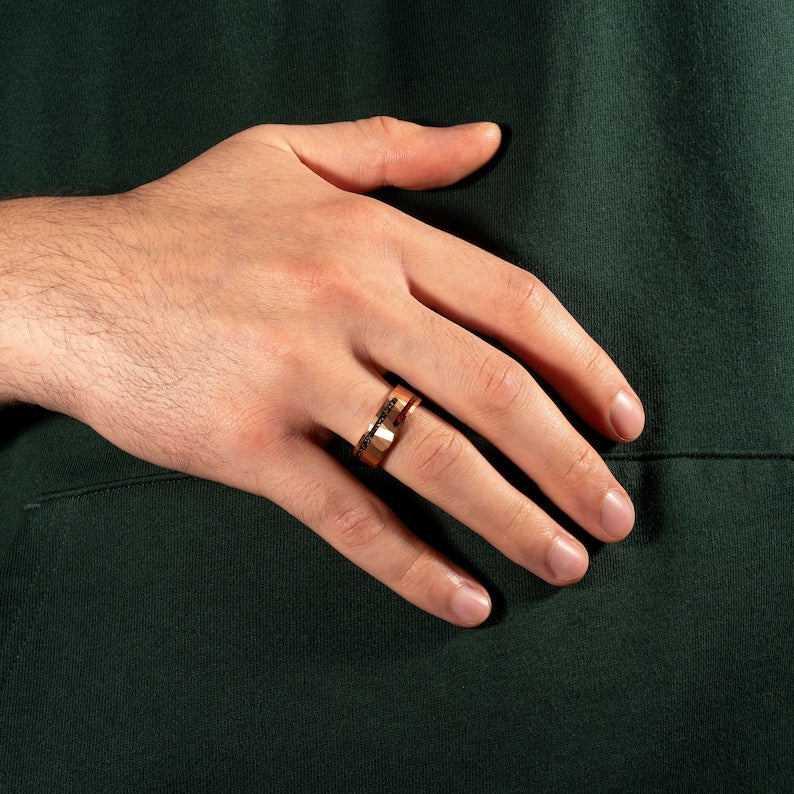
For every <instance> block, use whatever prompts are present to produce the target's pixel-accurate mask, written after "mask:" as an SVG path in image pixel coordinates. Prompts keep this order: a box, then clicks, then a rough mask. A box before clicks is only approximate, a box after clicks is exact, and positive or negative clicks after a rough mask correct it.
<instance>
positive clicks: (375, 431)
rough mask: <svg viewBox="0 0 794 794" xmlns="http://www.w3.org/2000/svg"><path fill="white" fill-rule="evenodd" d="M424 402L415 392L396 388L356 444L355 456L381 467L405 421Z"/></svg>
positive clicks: (373, 465) (369, 464)
mask: <svg viewBox="0 0 794 794" xmlns="http://www.w3.org/2000/svg"><path fill="white" fill-rule="evenodd" d="M420 402H422V401H421V400H420V398H419V397H417V396H416V395H415V394H414V393H413V392H410V391H408V389H406V388H404V387H403V386H395V387H394V388H393V389H392V391H391V394H389V396H388V397H387V398H386V402H385V403H383V405H382V406H381V409H380V411H379V412H378V415H377V416H376V417H375V419H374V420H373V421H372V423H371V424H370V426H369V429H368V430H367V432H366V433H364V435H363V436H361V440H360V441H359V442H358V444H356V446H355V449H354V450H353V454H354V455H355V456H356V457H357V458H358V459H359V460H363V461H364V463H366V464H367V465H368V466H372V467H373V468H376V467H377V466H380V464H381V462H382V461H383V458H384V457H385V456H386V453H387V452H388V451H389V448H390V447H391V445H392V444H393V443H394V440H395V439H396V438H397V435H398V433H399V432H400V430H402V429H403V426H404V425H405V420H406V419H407V418H408V417H409V416H410V415H411V414H412V413H413V412H414V410H415V409H416V406H417V405H419V403H420Z"/></svg>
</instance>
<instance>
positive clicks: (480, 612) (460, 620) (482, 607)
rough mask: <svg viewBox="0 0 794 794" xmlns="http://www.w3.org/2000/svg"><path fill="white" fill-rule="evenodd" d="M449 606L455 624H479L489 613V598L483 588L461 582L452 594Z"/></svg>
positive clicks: (468, 625) (467, 625) (466, 625)
mask: <svg viewBox="0 0 794 794" xmlns="http://www.w3.org/2000/svg"><path fill="white" fill-rule="evenodd" d="M450 608H451V609H452V614H453V615H454V618H455V621H454V622H455V623H456V624H458V625H460V626H464V627H473V626H479V625H480V624H481V623H483V622H484V621H485V620H487V618H488V616H489V615H490V614H491V599H490V597H489V596H488V593H487V592H486V591H485V590H484V589H482V588H480V587H473V586H472V585H469V584H463V585H461V586H460V587H459V588H458V589H457V590H456V592H455V594H454V595H453V596H452V601H451V603H450Z"/></svg>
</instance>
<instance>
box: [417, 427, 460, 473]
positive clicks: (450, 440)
mask: <svg viewBox="0 0 794 794" xmlns="http://www.w3.org/2000/svg"><path fill="white" fill-rule="evenodd" d="M463 451H464V442H463V437H462V436H461V435H459V434H458V433H457V432H456V431H455V430H453V429H452V428H451V427H446V426H444V427H437V428H433V429H432V430H431V431H430V432H429V433H428V434H427V435H426V436H425V437H424V438H423V439H421V441H420V443H419V444H417V446H416V447H415V451H414V454H413V459H412V460H411V462H410V464H411V466H412V468H413V471H414V475H415V476H416V478H417V480H418V481H420V482H430V483H433V482H438V481H439V480H442V479H444V478H445V477H446V476H448V475H449V474H450V473H451V472H453V471H454V470H455V469H456V468H457V466H458V464H459V461H460V459H461V457H462V455H463Z"/></svg>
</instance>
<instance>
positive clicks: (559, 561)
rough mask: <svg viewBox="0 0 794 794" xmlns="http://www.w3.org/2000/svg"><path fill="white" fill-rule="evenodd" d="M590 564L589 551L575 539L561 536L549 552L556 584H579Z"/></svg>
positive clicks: (550, 565)
mask: <svg viewBox="0 0 794 794" xmlns="http://www.w3.org/2000/svg"><path fill="white" fill-rule="evenodd" d="M589 564H590V560H589V557H588V555H587V550H586V549H585V548H584V546H582V544H581V543H579V542H578V541H577V540H575V539H574V538H572V537H570V536H568V535H560V536H559V537H558V538H557V540H555V541H554V544H553V545H552V547H551V550H550V551H549V557H548V566H549V569H550V570H551V572H552V573H553V574H554V582H553V583H554V584H559V585H567V584H574V583H576V582H578V581H579V580H580V579H581V578H582V577H583V576H584V575H585V573H587V568H588V566H589Z"/></svg>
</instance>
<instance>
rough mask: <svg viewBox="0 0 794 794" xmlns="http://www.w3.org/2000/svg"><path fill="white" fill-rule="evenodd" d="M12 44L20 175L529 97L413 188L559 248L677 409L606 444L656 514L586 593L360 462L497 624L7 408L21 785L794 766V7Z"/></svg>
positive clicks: (5, 783)
mask: <svg viewBox="0 0 794 794" xmlns="http://www.w3.org/2000/svg"><path fill="white" fill-rule="evenodd" d="M0 45H1V49H0V52H2V55H1V56H0V107H2V108H3V112H2V113H0V195H2V196H14V195H32V194H46V193H52V192H58V193H104V192H112V191H117V190H123V189H126V188H130V187H133V186H135V185H137V184H140V183H142V182H145V181H147V180H149V179H152V178H154V177H156V176H159V175H161V174H163V173H166V172H168V171H169V170H171V169H173V168H174V167H176V166H177V165H179V164H181V163H182V162H184V161H185V160H187V159H188V158H190V157H191V156H193V155H195V154H198V153H199V152H201V151H202V150H204V149H206V148H207V147H208V146H210V145H212V144H213V143H215V142H217V141H218V140H221V139H222V138H224V137H226V136H227V135H229V134H231V133H233V132H235V131H237V130H239V129H242V128H244V127H246V126H249V125H251V124H255V123H261V122H288V123H309V122H322V121H331V120H338V119H348V118H357V117H363V116H369V115H374V114H378V113H388V114H391V115H395V116H399V117H403V118H408V119H411V120H415V121H421V122H426V123H431V124H447V123H455V122H461V121H471V120H481V119H490V120H494V121H497V122H500V123H501V124H503V125H504V126H505V130H506V133H507V135H506V138H507V142H506V145H505V146H504V148H503V151H502V153H501V155H500V157H499V158H498V160H497V162H496V164H495V165H494V166H493V167H491V168H489V169H486V172H485V173H484V174H483V175H481V176H480V178H478V179H474V180H469V181H467V183H466V184H465V185H464V186H462V187H458V188H454V189H449V190H442V191H434V192H432V193H426V194H416V195H414V194H403V193H399V192H396V191H388V192H384V193H383V194H382V196H381V197H382V198H383V199H384V200H387V201H389V202H391V203H394V204H395V205H397V206H399V207H401V208H404V209H405V210H406V211H408V212H411V213H412V214H414V215H417V216H418V217H420V218H422V219H424V220H427V221H428V222H430V223H433V224H435V225H438V226H440V227H442V228H445V229H449V230H451V231H453V232H455V233H456V234H459V235H461V236H464V237H466V238H467V239H470V240H472V241H473V242H475V243H476V244H478V245H481V246H482V247H484V248H486V249H488V250H489V251H493V252H496V253H498V254H499V255H501V256H504V257H505V258H507V259H509V260H510V261H512V262H515V263H516V264H519V265H521V266H524V267H527V268H529V269H531V270H532V271H533V272H535V273H537V274H538V275H539V276H541V278H543V279H544V280H545V281H546V283H547V284H548V285H549V286H550V287H551V288H552V289H553V290H554V291H555V292H556V293H557V294H558V296H559V297H560V298H561V299H562V300H563V302H564V303H565V304H566V305H567V306H568V307H569V308H570V309H571V311H572V312H573V313H574V315H575V316H577V318H579V319H580V321H581V322H582V323H583V325H584V326H585V327H586V328H587V329H588V330H589V331H590V332H591V333H592V334H593V336H594V337H595V338H596V339H597V340H598V341H599V342H600V343H601V344H603V345H604V347H605V348H606V349H607V350H608V351H609V352H610V354H612V356H613V357H614V358H615V360H616V361H617V362H618V364H619V365H620V366H621V368H622V369H623V370H624V372H626V374H627V375H628V377H629V379H630V381H631V382H632V383H633V384H634V385H635V386H636V388H637V391H638V393H639V394H640V395H641V397H642V398H643V400H644V403H645V405H646V410H647V415H648V425H647V429H646V432H645V434H644V435H643V437H642V438H641V439H640V440H639V441H637V442H635V443H634V444H632V445H630V446H628V447H620V448H618V447H613V446H612V445H609V444H607V443H606V442H604V441H603V440H598V439H594V441H595V442H596V443H597V444H598V446H599V448H600V449H602V450H603V451H604V454H605V457H606V458H607V460H608V461H609V463H610V466H611V467H612V468H613V470H614V471H615V472H616V474H617V475H618V477H619V479H620V480H621V482H623V483H624V484H625V485H626V487H627V489H628V490H629V492H630V493H631V494H632V496H633V498H634V499H635V504H636V507H637V526H636V529H635V531H634V533H633V534H632V535H631V536H630V537H629V539H627V540H626V541H624V542H623V543H620V544H618V545H616V546H610V547H603V548H601V547H599V546H598V544H595V543H593V542H589V546H590V548H591V550H592V552H593V560H592V564H591V568H590V571H589V573H588V575H587V577H586V578H585V579H584V580H583V581H582V582H581V583H580V584H578V585H576V586H574V587H571V588H566V589H563V590H555V589H554V588H551V587H550V586H547V585H545V584H544V583H542V582H540V581H539V580H537V579H535V578H533V577H532V576H531V575H530V574H528V573H527V572H525V571H523V570H522V569H520V568H518V567H516V566H515V565H513V564H512V563H510V562H509V561H507V560H505V559H504V558H502V557H501V556H500V555H499V554H498V553H497V552H496V551H494V550H493V549H491V548H490V547H489V546H488V545H487V544H486V543H484V542H483V541H482V540H481V539H479V538H478V537H476V536H474V535H473V534H472V533H470V532H468V531H467V530H465V529H464V528H463V527H461V526H459V525H458V524H456V523H455V522H453V521H452V520H451V519H449V518H448V517H447V516H444V515H443V514H441V513H440V512H439V511H437V510H435V509H434V508H432V507H430V506H428V505H427V504H425V503H423V502H422V501H421V500H419V499H418V498H416V497H414V496H413V495H411V494H410V493H408V492H406V491H405V489H403V488H402V487H401V486H399V485H398V484H395V483H394V482H391V481H389V480H388V478H386V477H385V476H384V475H383V474H382V473H380V472H370V471H369V470H367V471H364V470H362V469H360V468H358V467H355V466H354V464H352V463H351V464H349V465H350V466H351V468H354V470H355V471H356V473H357V474H358V475H359V476H360V477H361V478H362V479H363V480H364V481H365V482H366V483H368V484H369V485H371V487H373V488H374V489H375V490H377V491H378V492H379V493H381V494H382V495H384V496H385V498H387V500H389V502H390V503H391V504H393V506H394V507H395V508H396V509H397V511H398V512H399V513H400V514H401V515H402V516H403V517H404V518H405V519H406V521H408V523H409V524H410V525H411V526H412V527H414V528H416V530H417V531H418V532H419V533H420V534H422V535H423V536H424V537H426V538H428V539H430V540H431V542H433V543H435V544H436V545H437V546H438V547H439V548H442V549H443V550H444V551H445V552H447V553H449V554H450V555H451V556H453V557H454V558H455V559H457V560H459V561H461V562H462V563H463V564H464V565H466V566H467V567H468V568H469V569H470V570H472V571H474V572H475V573H477V574H478V575H479V576H481V577H482V578H483V580H484V581H485V582H487V583H488V585H489V588H490V589H491V591H492V593H493V596H494V601H495V604H496V608H495V613H494V617H493V618H492V620H491V621H490V622H489V623H488V624H487V625H486V626H485V627H483V628H481V629H479V630H474V631H470V630H462V629H457V628H454V627H451V626H448V625H446V624H443V623H441V622H439V621H438V620H436V619H434V618H431V617H429V616H426V615H424V614H423V613H421V612H419V611H418V610H416V609H415V608H413V607H411V606H409V605H407V604H405V603H403V602H402V601H401V600H400V599H399V598H397V597H396V596H394V595H393V594H392V593H390V592H389V591H388V590H386V589H385V588H384V587H382V586H381V585H379V584H378V583H377V582H374V581H372V580H371V579H369V578H368V577H367V576H366V575H365V574H363V573H362V572H360V571H359V570H358V569H356V568H354V567H353V566H352V565H351V564H349V563H348V562H346V561H345V560H344V559H342V558H341V557H339V555H337V554H336V553H335V552H333V551H332V550H331V549H330V548H328V547H327V546H326V545H325V544H323V543H322V542H321V541H320V540H319V539H317V538H316V537H315V536H314V535H313V534H312V533H310V532H309V531H307V530H306V529H305V528H303V527H302V526H301V525H300V524H298V522H296V521H295V520H294V519H292V518H290V517H289V516H287V515H285V514H284V513H283V512H282V511H281V510H280V509H279V508H277V507H275V506H274V505H271V504H269V503H267V502H264V501H262V500H259V499H256V498H254V497H251V496H249V495H246V494H242V493H238V492H235V491H232V490H230V489H227V488H224V487H221V486H218V485H214V484H209V483H204V482H201V481H199V480H195V479H192V478H188V477H184V476H182V475H178V474H173V473H170V472H164V471H162V470H159V469H156V468H155V467H153V466H150V465H148V464H145V463H143V462H140V461H137V460H135V459H133V458H130V457H129V456H126V455H124V454H123V453H121V452H119V451H118V450H116V449H114V448H113V447H111V446H110V445H109V444H107V443H106V442H104V441H103V440H102V439H101V438H99V437H98V436H96V435H95V434H94V433H93V432H92V431H90V430H89V429H87V428H85V427H83V426H81V425H80V424H78V423H76V422H74V421H72V420H70V419H68V418H65V417H62V416H54V415H49V414H47V413H45V412H43V411H40V410H38V409H32V408H15V409H12V410H6V411H4V412H3V413H0V511H2V512H0V521H2V525H1V526H0V599H1V600H0V787H2V788H3V789H4V790H33V789H44V790H81V791H89V790H118V789H135V790H138V789H140V790H172V789H185V790H196V789H198V790H200V789H225V790H262V789H267V790H278V791H285V790H286V791H291V790H302V789H308V790H315V791H328V790H338V791H348V790H359V791H381V790H383V791H388V790H395V791H409V790H410V791H472V792H475V791H494V792H508V791H527V790H537V791H560V792H567V791H574V790H588V791H638V790H653V791H688V790H693V791H694V790H698V791H700V790H706V791H727V790H743V791H786V790H790V789H791V788H792V787H794V752H793V751H792V747H794V735H793V732H792V713H793V712H794V698H793V697H792V674H791V669H790V668H791V662H790V658H789V657H790V655H791V646H792V642H791V638H792V633H793V632H794V625H792V624H793V622H794V621H793V620H792V598H791V587H792V568H794V554H792V539H791V526H792V519H791V516H792V513H793V512H794V488H793V487H792V477H793V475H794V466H793V465H792V462H793V461H794V407H793V406H792V399H791V393H792V388H793V387H794V364H793V363H792V343H793V342H794V223H792V220H793V219H794V132H792V130H794V102H793V101H792V98H794V8H792V5H791V3H790V2H788V0H786V1H785V2H784V1H783V0H772V1H771V2H770V0H747V2H741V3H739V2H726V1H725V0H709V1H706V0H699V1H698V2H688V3H684V2H669V3H659V2H651V0H636V1H635V0H604V1H603V2H595V1H593V2H586V1H585V0H582V2H572V1H571V0H553V1H552V0H550V1H549V2H540V3H526V2H518V0H515V2H506V3H494V4H485V3H479V2H474V1H473V0H466V1H465V2H456V3H440V2H408V3H399V4H398V3H387V2H380V3H378V2H363V1H362V2H352V3H347V4H341V3H322V4H321V3H314V4H311V5H309V6H305V5H303V4H298V3H286V2H275V0H270V1H269V2H266V1H265V0H261V1H258V0H250V2H212V0H196V1H195V2H191V3H184V4H177V3H172V4H168V3H164V4H160V3H158V4H155V3H151V2H143V3H141V2H138V3H124V2H121V1H120V0H114V1H113V2H102V3H93V4H87V3H85V4H82V3H69V2H59V3H45V2H41V0H29V1H28V2H26V3H6V4H3V5H2V6H0ZM478 443H480V444H481V445H482V447H483V449H484V450H485V452H486V453H487V454H488V455H491V456H492V457H493V458H494V460H495V461H496V462H497V465H499V466H500V467H502V468H503V470H504V471H505V472H506V474H507V476H509V477H510V478H511V479H513V480H515V482H517V483H518V484H519V485H520V486H521V487H522V488H525V489H526V490H527V491H528V492H529V493H534V491H533V489H532V486H531V484H530V483H527V482H526V481H525V480H524V479H523V478H522V477H521V476H520V475H519V474H518V473H516V472H515V471H513V470H512V469H510V467H508V466H507V465H506V464H505V463H504V461H502V460H501V459H500V458H499V456H498V455H497V454H496V453H494V452H493V451H492V450H490V449H489V448H488V447H487V445H485V444H482V442H480V441H479V440H478ZM332 448H333V450H334V451H335V453H336V454H338V455H339V456H340V458H341V459H342V460H344V461H347V460H348V454H349V450H348V449H346V448H345V447H344V445H342V444H337V445H334V446H333V447H332Z"/></svg>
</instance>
